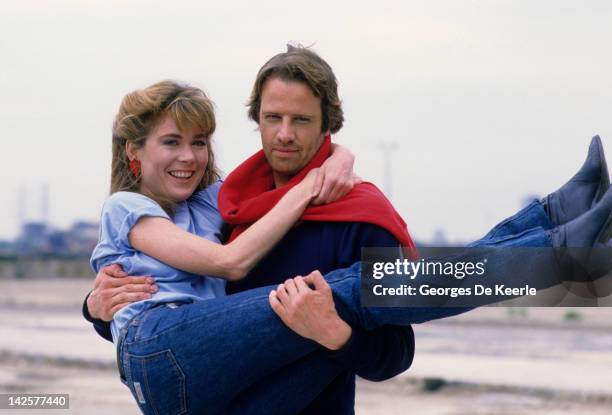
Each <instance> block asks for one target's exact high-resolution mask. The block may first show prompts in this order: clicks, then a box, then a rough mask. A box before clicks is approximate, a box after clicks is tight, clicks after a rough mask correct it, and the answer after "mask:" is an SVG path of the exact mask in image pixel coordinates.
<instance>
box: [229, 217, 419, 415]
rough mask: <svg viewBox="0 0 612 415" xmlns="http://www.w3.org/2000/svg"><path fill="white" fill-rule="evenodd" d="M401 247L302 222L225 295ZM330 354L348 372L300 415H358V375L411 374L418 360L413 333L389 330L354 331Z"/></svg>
mask: <svg viewBox="0 0 612 415" xmlns="http://www.w3.org/2000/svg"><path fill="white" fill-rule="evenodd" d="M398 245H399V242H398V241H397V240H396V239H395V237H394V236H393V235H391V234H390V233H389V232H387V231H386V230H384V229H382V228H380V227H378V226H376V225H371V224H367V223H351V222H302V223H301V224H299V225H298V226H296V227H294V228H293V229H292V230H290V231H289V232H288V233H287V235H285V237H284V238H283V239H282V240H281V241H280V242H279V243H278V244H277V245H276V246H275V247H274V248H273V249H272V251H270V253H268V255H266V256H265V257H264V258H263V259H262V260H261V261H260V262H259V264H257V266H256V267H255V268H254V269H253V270H252V271H251V272H250V273H249V274H248V275H247V276H246V278H245V279H244V280H241V281H239V282H233V283H228V284H227V292H228V294H231V293H237V292H240V291H244V290H248V289H250V288H256V287H261V286H265V285H274V284H279V283H281V282H283V281H285V280H286V279H287V278H291V277H294V276H296V275H306V274H309V273H310V272H311V271H313V270H319V271H321V272H322V273H323V274H325V273H327V272H330V271H333V270H335V269H338V268H346V267H348V266H350V265H352V264H353V263H354V262H356V261H359V260H360V259H361V248H362V247H385V246H389V247H393V246H398ZM327 354H328V355H329V357H330V358H332V359H334V360H335V361H336V362H337V363H339V364H340V365H341V366H342V368H343V369H344V371H343V372H342V373H341V374H340V375H339V376H338V377H336V379H334V381H333V382H332V383H331V384H330V385H329V386H328V387H327V389H325V390H324V391H323V393H321V394H320V395H319V396H318V397H317V399H316V400H315V401H313V402H312V403H311V404H310V405H309V406H308V407H307V408H306V409H305V410H304V411H303V412H302V414H313V415H314V414H317V415H320V414H340V415H342V414H354V406H355V374H357V375H359V376H361V377H363V378H365V379H368V380H372V381H380V380H385V379H389V378H391V377H393V376H395V375H397V374H399V373H401V372H403V371H404V370H406V369H408V367H409V366H410V365H411V363H412V358H413V356H414V334H413V332H412V328H410V327H391V326H388V327H382V328H379V329H377V330H374V331H370V332H365V331H363V330H362V329H360V328H356V327H353V334H352V336H351V338H350V339H349V341H348V343H347V344H346V345H345V346H344V347H343V348H342V349H341V350H339V351H337V352H327ZM305 386H306V387H307V385H305Z"/></svg>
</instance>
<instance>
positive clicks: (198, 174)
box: [128, 116, 208, 202]
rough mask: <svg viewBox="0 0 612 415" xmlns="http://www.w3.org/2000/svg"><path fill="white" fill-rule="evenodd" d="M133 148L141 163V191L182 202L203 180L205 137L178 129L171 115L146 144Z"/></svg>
mask: <svg viewBox="0 0 612 415" xmlns="http://www.w3.org/2000/svg"><path fill="white" fill-rule="evenodd" d="M134 151H135V154H136V158H137V159H138V160H140V162H141V172H142V173H141V174H142V177H141V182H140V192H141V193H142V194H144V195H147V196H153V195H157V196H159V197H163V198H167V199H170V200H172V201H174V202H182V201H183V200H186V199H187V198H189V197H190V196H191V195H192V194H193V192H194V191H195V189H196V188H197V186H198V184H199V183H200V182H201V181H202V178H203V176H204V170H205V169H206V165H207V164H208V137H206V136H205V135H204V134H203V133H202V131H200V130H198V129H194V128H191V129H187V130H186V131H179V129H178V128H177V126H176V124H175V123H174V121H173V120H172V118H170V117H169V116H165V117H164V118H163V119H162V120H161V121H160V123H159V124H158V125H157V126H156V127H155V128H154V129H153V131H151V133H150V134H149V136H148V137H147V139H146V141H145V145H144V146H143V147H141V148H139V149H135V150H134ZM128 154H129V149H128Z"/></svg>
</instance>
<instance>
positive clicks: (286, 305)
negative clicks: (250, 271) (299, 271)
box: [269, 271, 352, 350]
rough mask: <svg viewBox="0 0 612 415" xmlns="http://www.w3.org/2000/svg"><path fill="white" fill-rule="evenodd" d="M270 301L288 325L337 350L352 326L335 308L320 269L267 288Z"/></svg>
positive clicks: (306, 336)
mask: <svg viewBox="0 0 612 415" xmlns="http://www.w3.org/2000/svg"><path fill="white" fill-rule="evenodd" d="M309 285H312V286H313V288H311V287H310V286H309ZM269 301H270V306H271V307H272V310H274V312H275V313H276V314H277V315H278V316H279V317H280V319H281V320H282V321H283V323H285V325H286V326H287V327H289V328H290V329H291V330H293V331H294V332H296V333H297V334H299V335H300V336H302V337H305V338H307V339H310V340H314V341H316V342H317V343H319V344H320V345H322V346H323V347H326V348H328V349H330V350H338V349H340V348H342V346H344V345H345V344H346V342H347V341H348V340H349V339H350V337H351V334H352V329H351V326H349V325H348V324H347V323H346V322H345V321H344V320H342V319H341V318H340V316H339V315H338V313H337V312H336V306H335V304H334V299H333V297H332V291H331V288H330V286H329V284H327V281H325V279H324V278H323V276H322V275H321V273H320V272H319V271H314V272H312V273H310V274H309V275H307V276H306V277H299V276H298V277H295V278H290V279H288V280H287V281H285V282H284V283H283V284H280V285H279V286H278V288H277V289H276V290H274V291H272V292H270V295H269Z"/></svg>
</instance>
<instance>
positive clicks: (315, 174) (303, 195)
mask: <svg viewBox="0 0 612 415" xmlns="http://www.w3.org/2000/svg"><path fill="white" fill-rule="evenodd" d="M322 187H323V173H322V171H321V169H320V168H319V169H312V170H310V171H309V172H308V174H307V175H306V177H304V178H303V179H302V181H301V182H299V183H298V184H296V185H295V186H293V187H292V188H291V189H290V190H289V192H288V193H294V194H295V195H296V196H297V197H298V199H299V200H300V201H304V200H305V201H306V205H308V204H310V203H311V202H312V200H313V199H314V198H316V197H317V196H319V194H320V193H321V188H322Z"/></svg>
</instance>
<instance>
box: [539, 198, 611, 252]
mask: <svg viewBox="0 0 612 415" xmlns="http://www.w3.org/2000/svg"><path fill="white" fill-rule="evenodd" d="M611 227H612V189H609V190H608V191H607V192H606V194H605V195H604V196H603V197H602V198H601V200H600V201H599V202H598V203H597V204H596V205H595V207H594V208H593V209H591V210H589V211H588V212H586V213H585V214H583V215H581V216H580V217H579V218H576V219H574V220H572V221H570V222H568V223H566V224H564V225H561V226H558V227H556V228H555V229H553V230H552V233H551V238H552V244H553V247H555V248H590V247H592V246H594V245H595V244H596V243H598V244H599V243H602V242H603V243H605V242H607V241H603V239H605V238H606V237H607V236H608V235H609V234H610V232H612V230H611V229H610V228H611Z"/></svg>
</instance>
